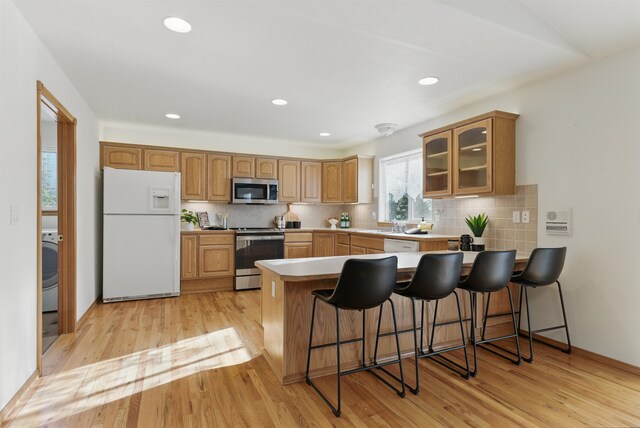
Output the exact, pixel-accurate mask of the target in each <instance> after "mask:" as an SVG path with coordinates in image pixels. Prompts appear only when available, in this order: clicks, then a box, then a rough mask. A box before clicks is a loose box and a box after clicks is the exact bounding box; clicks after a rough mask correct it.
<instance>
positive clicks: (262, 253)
mask: <svg viewBox="0 0 640 428" xmlns="http://www.w3.org/2000/svg"><path fill="white" fill-rule="evenodd" d="M234 230H235V231H236V276H235V281H234V283H235V286H234V288H235V289H236V290H250V289H254V288H260V269H258V268H256V266H255V262H257V261H258V260H272V259H282V258H284V232H282V231H280V230H278V229H272V228H264V229H262V228H234Z"/></svg>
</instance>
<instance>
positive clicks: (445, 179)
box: [422, 131, 452, 198]
mask: <svg viewBox="0 0 640 428" xmlns="http://www.w3.org/2000/svg"><path fill="white" fill-rule="evenodd" d="M451 136H452V133H451V131H445V132H441V133H439V134H435V135H430V136H428V137H424V139H423V146H422V155H423V157H424V159H423V162H424V183H423V184H424V186H423V188H422V189H423V191H422V195H423V196H424V197H425V198H428V197H432V196H446V195H451V181H452V177H451Z"/></svg>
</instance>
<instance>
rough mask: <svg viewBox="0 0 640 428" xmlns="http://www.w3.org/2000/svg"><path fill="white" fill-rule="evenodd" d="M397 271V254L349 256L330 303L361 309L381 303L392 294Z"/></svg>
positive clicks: (341, 306) (329, 299)
mask: <svg viewBox="0 0 640 428" xmlns="http://www.w3.org/2000/svg"><path fill="white" fill-rule="evenodd" d="M397 271H398V258H397V257H396V256H391V257H385V258H383V259H348V260H347V261H346V262H344V266H343V267H342V272H341V273H340V278H338V283H337V284H336V288H335V290H334V291H333V294H332V295H331V296H330V297H329V298H328V299H327V302H328V303H331V304H333V305H336V306H338V307H339V308H343V309H357V310H360V309H370V308H375V307H377V306H380V305H381V304H383V303H384V302H385V300H387V299H388V298H389V297H390V296H391V294H392V293H393V289H394V287H395V285H396V275H397Z"/></svg>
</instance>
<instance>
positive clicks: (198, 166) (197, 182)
mask: <svg viewBox="0 0 640 428" xmlns="http://www.w3.org/2000/svg"><path fill="white" fill-rule="evenodd" d="M180 158H181V168H180V170H181V171H182V177H181V180H182V192H181V195H182V199H195V200H204V199H205V198H206V195H207V194H206V166H207V164H206V162H207V155H205V154H204V153H189V152H182V153H181V156H180Z"/></svg>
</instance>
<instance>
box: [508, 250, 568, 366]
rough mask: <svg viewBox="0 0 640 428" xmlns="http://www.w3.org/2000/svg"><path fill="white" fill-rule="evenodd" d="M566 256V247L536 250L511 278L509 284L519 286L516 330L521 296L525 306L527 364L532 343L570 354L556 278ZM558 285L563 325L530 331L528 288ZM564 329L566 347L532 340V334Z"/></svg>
mask: <svg viewBox="0 0 640 428" xmlns="http://www.w3.org/2000/svg"><path fill="white" fill-rule="evenodd" d="M566 255H567V247H561V248H536V249H535V250H533V252H532V253H531V257H529V262H528V263H527V266H526V267H525V268H524V270H523V271H522V272H521V273H519V274H518V275H515V276H513V277H512V278H511V282H513V283H514V284H518V285H520V286H521V288H520V305H519V309H518V311H519V312H520V313H519V314H518V329H520V320H521V318H522V294H523V292H524V299H525V302H526V305H527V328H528V330H527V331H528V335H529V358H523V360H525V361H526V362H528V363H532V362H533V341H534V340H535V341H537V342H540V343H543V344H545V345H547V346H551V347H553V348H556V349H559V350H561V351H562V352H565V353H567V354H570V353H571V338H570V337H569V326H568V325H567V314H566V312H565V309H564V299H563V298H562V287H561V286H560V281H558V278H559V277H560V274H561V273H562V268H563V267H564V260H565V257H566ZM554 282H555V283H556V284H558V293H559V294H560V306H561V307H562V318H563V319H564V324H563V325H558V326H555V327H547V328H542V329H538V330H532V329H531V315H530V314H531V312H530V311H529V293H528V289H529V288H536V287H544V286H547V285H551V284H553V283H554ZM560 328H564V331H565V334H566V335H567V347H566V348H560V347H558V346H555V345H553V344H550V343H546V342H542V341H540V340H538V339H535V338H533V333H542V332H545V331H551V330H557V329H560Z"/></svg>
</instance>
